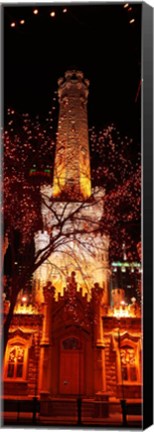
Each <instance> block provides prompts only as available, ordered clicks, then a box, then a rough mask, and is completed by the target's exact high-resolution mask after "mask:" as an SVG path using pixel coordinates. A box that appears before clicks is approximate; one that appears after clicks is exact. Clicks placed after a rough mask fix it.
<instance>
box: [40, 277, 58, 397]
mask: <svg viewBox="0 0 154 432" xmlns="http://www.w3.org/2000/svg"><path fill="white" fill-rule="evenodd" d="M43 293H44V299H45V303H44V320H43V329H42V339H41V342H40V377H39V378H40V379H39V389H40V395H41V398H44V399H47V398H48V397H49V394H50V372H51V371H50V365H51V350H52V340H51V335H52V305H53V299H54V294H55V288H54V287H53V286H52V284H51V282H48V283H47V285H46V286H45V287H44V288H43Z"/></svg>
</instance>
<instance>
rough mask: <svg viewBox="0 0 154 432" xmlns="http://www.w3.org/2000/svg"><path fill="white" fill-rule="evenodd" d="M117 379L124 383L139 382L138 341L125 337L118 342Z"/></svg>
mask: <svg viewBox="0 0 154 432" xmlns="http://www.w3.org/2000/svg"><path fill="white" fill-rule="evenodd" d="M117 361H118V363H117V366H118V381H119V383H122V382H123V383H124V384H131V383H132V384H133V383H134V384H135V383H140V382H141V365H140V343H139V341H138V342H134V341H132V340H129V339H125V340H123V341H120V343H118V350H117Z"/></svg>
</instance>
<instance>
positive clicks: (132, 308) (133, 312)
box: [107, 299, 141, 318]
mask: <svg viewBox="0 0 154 432" xmlns="http://www.w3.org/2000/svg"><path fill="white" fill-rule="evenodd" d="M135 301H136V299H135ZM140 314H141V311H140V308H139V306H137V305H136V304H135V302H133V304H131V305H125V304H121V305H120V306H119V307H113V308H109V309H108V311H107V315H108V316H113V317H116V318H133V317H136V316H140Z"/></svg>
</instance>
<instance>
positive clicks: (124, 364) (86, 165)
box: [4, 71, 142, 425]
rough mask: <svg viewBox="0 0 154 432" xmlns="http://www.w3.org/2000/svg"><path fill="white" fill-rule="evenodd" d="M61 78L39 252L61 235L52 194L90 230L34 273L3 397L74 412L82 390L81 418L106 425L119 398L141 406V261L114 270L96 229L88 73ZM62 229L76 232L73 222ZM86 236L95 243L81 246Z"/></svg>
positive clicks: (17, 317) (98, 197)
mask: <svg viewBox="0 0 154 432" xmlns="http://www.w3.org/2000/svg"><path fill="white" fill-rule="evenodd" d="M58 85H59V90H58V91H59V103H60V112H59V122H58V136H57V144H56V153H55V165H54V180H53V186H52V187H51V186H49V185H45V186H43V187H42V189H41V191H42V194H43V195H44V196H45V200H44V204H43V205H42V216H43V223H44V230H43V231H39V232H37V233H36V234H35V248H36V252H38V251H41V250H42V249H43V248H45V247H46V246H47V245H48V243H49V240H50V236H51V235H52V236H56V228H55V227H54V228H53V226H55V224H54V222H55V219H54V217H53V216H52V217H51V211H49V209H48V208H47V206H46V204H47V203H48V202H50V205H51V204H52V206H54V212H55V213H56V215H58V217H60V215H61V214H62V215H64V214H65V216H66V217H67V215H69V212H70V213H71V212H72V209H74V210H75V209H76V208H77V207H78V206H79V205H81V204H82V203H83V204H84V203H86V202H87V203H88V207H87V208H86V207H84V205H83V206H82V209H81V213H80V218H79V220H78V223H77V222H76V221H75V223H77V225H76V229H77V230H81V231H82V230H83V229H85V233H82V234H80V235H79V237H78V241H77V239H74V238H72V239H71V244H69V245H68V244H65V242H63V244H60V246H59V249H58V252H54V253H53V254H51V257H49V259H48V260H47V261H46V262H44V263H43V264H42V266H41V267H40V268H38V270H37V271H36V272H35V275H34V278H33V289H32V294H31V297H29V295H28V294H27V295H26V293H24V295H23V294H22V295H21V296H19V298H18V302H17V305H16V307H15V311H14V316H13V321H12V325H11V328H10V333H9V341H8V345H7V350H6V355H5V368H4V394H5V398H6V399H7V398H9V399H10V398H11V397H12V399H14V398H17V397H19V398H20V399H22V398H23V397H24V398H25V399H30V398H32V397H34V396H36V397H38V399H39V400H40V416H41V415H42V416H48V417H50V416H51V417H52V416H53V417H57V416H60V417H63V416H66V413H68V412H69V415H70V417H74V416H75V415H76V400H77V399H78V398H79V397H80V398H81V403H82V415H83V417H84V418H85V419H86V418H91V419H93V421H94V419H96V418H97V419H98V418H101V423H102V425H103V419H106V418H107V417H110V415H111V414H113V413H116V412H119V413H120V412H121V406H120V400H121V399H125V398H127V399H132V400H133V403H134V404H135V406H139V407H140V406H141V385H142V377H141V350H142V345H141V311H140V301H139V294H138V291H137V290H138V288H137V287H138V282H136V280H137V281H139V279H140V275H141V273H140V271H141V267H140V264H138V263H134V264H133V263H132V264H130V263H128V262H127V257H126V256H124V260H123V262H116V263H112V266H111V269H110V268H109V261H108V248H109V239H108V238H107V237H106V236H102V235H101V234H100V233H99V232H97V235H94V233H93V234H90V231H91V230H90V228H91V226H92V224H93V220H95V223H96V225H97V224H99V221H100V219H101V216H102V214H103V196H104V193H105V191H104V190H103V189H100V190H98V189H97V188H95V189H93V188H92V186H91V174H90V157H89V144H88V122H87V96H88V87H89V82H88V81H87V80H85V79H84V76H83V74H82V72H79V71H68V72H66V74H65V78H64V79H60V80H59V81H58ZM65 212H66V213H65ZM86 212H87V213H86ZM85 220H87V224H88V228H87V226H86V227H85V226H84V223H85ZM65 229H66V230H67V229H68V231H69V232H70V229H71V222H70V221H69V223H68V225H67V224H66V226H65ZM88 231H89V232H88ZM65 234H66V233H65ZM79 244H80V246H79ZM87 244H89V249H90V248H91V250H87V249H86V248H85V246H86V245H87ZM109 275H110V281H109ZM132 275H133V276H132ZM134 275H136V276H134ZM130 287H131V288H130ZM8 308H9V300H8V299H7V300H6V299H5V298H4V312H5V314H6V313H7V311H8ZM100 401H101V408H100ZM113 402H114V403H113ZM104 422H105V420H104Z"/></svg>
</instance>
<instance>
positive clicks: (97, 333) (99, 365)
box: [92, 283, 106, 394]
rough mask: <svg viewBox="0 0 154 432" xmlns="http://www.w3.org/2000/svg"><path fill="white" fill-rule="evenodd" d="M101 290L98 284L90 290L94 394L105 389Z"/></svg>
mask: <svg viewBox="0 0 154 432" xmlns="http://www.w3.org/2000/svg"><path fill="white" fill-rule="evenodd" d="M102 296H103V289H102V288H100V286H99V284H98V283H95V284H94V288H93V290H92V297H93V307H94V388H95V393H96V394H97V393H102V392H103V391H105V389H106V382H105V357H104V356H105V352H104V348H105V344H104V338H103V321H102V314H101V303H102Z"/></svg>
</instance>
